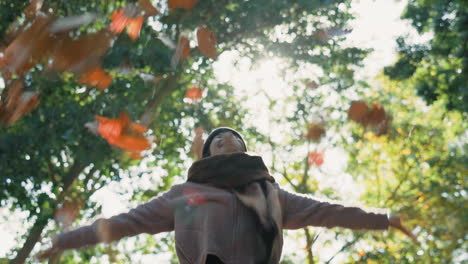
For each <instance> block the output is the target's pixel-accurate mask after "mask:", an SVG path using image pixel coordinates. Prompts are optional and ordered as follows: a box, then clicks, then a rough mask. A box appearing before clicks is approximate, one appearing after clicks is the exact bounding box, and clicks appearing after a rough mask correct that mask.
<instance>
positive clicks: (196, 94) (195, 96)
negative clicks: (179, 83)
mask: <svg viewBox="0 0 468 264" xmlns="http://www.w3.org/2000/svg"><path fill="white" fill-rule="evenodd" d="M202 95H203V89H201V88H198V87H195V86H194V87H192V88H190V89H188V90H187V92H186V93H185V98H188V99H190V100H192V101H193V102H195V101H197V100H199V99H200V98H202Z"/></svg>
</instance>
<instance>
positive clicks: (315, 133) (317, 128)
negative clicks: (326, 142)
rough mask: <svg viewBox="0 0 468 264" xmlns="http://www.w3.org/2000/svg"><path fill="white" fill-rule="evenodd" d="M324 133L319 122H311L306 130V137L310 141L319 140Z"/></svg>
mask: <svg viewBox="0 0 468 264" xmlns="http://www.w3.org/2000/svg"><path fill="white" fill-rule="evenodd" d="M324 134H325V129H324V128H323V126H321V125H319V124H311V125H309V128H308V130H307V135H306V138H307V139H308V140H312V141H319V140H320V138H321V137H322V136H323V135H324Z"/></svg>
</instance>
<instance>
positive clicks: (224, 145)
mask: <svg viewBox="0 0 468 264" xmlns="http://www.w3.org/2000/svg"><path fill="white" fill-rule="evenodd" d="M233 152H244V144H242V140H241V139H240V138H238V137H236V136H235V135H234V134H233V133H231V132H223V133H219V134H218V135H216V137H214V138H213V141H211V144H210V154H211V156H214V155H219V154H227V153H233Z"/></svg>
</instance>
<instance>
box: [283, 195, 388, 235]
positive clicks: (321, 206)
mask: <svg viewBox="0 0 468 264" xmlns="http://www.w3.org/2000/svg"><path fill="white" fill-rule="evenodd" d="M279 196H280V202H281V204H282V211H283V228H284V229H298V228H303V227H306V226H308V225H312V226H323V227H327V228H332V227H344V228H350V229H387V228H388V224H389V222H388V217H387V215H386V214H378V213H371V212H366V211H364V210H362V209H361V208H358V207H345V206H343V205H340V204H333V203H328V202H321V201H317V200H314V199H313V198H311V197H308V196H303V195H298V194H294V193H290V192H287V191H285V190H283V189H280V190H279Z"/></svg>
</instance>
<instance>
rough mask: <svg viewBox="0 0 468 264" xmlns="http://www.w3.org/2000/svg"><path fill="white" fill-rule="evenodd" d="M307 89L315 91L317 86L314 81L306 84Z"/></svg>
mask: <svg viewBox="0 0 468 264" xmlns="http://www.w3.org/2000/svg"><path fill="white" fill-rule="evenodd" d="M307 87H309V88H310V89H315V88H317V87H318V84H317V83H316V82H315V81H310V82H308V83H307Z"/></svg>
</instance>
